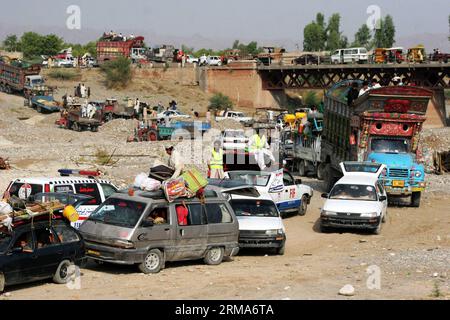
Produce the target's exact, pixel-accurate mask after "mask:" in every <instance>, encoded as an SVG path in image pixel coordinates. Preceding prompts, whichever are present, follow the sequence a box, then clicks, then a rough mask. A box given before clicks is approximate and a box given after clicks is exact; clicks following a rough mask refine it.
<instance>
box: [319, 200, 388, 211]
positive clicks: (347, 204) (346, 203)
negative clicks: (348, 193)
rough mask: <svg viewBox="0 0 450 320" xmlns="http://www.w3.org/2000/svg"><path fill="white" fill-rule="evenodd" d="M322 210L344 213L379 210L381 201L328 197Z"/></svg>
mask: <svg viewBox="0 0 450 320" xmlns="http://www.w3.org/2000/svg"><path fill="white" fill-rule="evenodd" d="M323 210H327V211H333V212H345V213H369V212H380V210H381V202H379V201H356V200H332V199H328V200H327V201H325V204H324V206H323Z"/></svg>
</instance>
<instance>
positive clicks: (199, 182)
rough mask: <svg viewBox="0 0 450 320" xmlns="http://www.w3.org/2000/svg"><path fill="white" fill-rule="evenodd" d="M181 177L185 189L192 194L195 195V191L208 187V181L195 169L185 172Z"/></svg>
mask: <svg viewBox="0 0 450 320" xmlns="http://www.w3.org/2000/svg"><path fill="white" fill-rule="evenodd" d="M182 177H183V178H184V181H185V182H186V187H187V188H188V189H189V191H191V192H193V193H197V191H199V190H200V189H202V188H204V187H206V186H207V185H208V179H206V178H205V177H204V176H203V175H202V174H201V173H200V172H199V171H198V169H196V168H193V169H190V170H188V171H186V172H185V173H183V175H182Z"/></svg>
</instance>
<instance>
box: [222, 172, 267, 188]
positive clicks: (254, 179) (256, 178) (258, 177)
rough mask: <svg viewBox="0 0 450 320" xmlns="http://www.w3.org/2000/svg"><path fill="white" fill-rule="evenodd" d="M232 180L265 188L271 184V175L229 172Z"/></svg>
mask: <svg viewBox="0 0 450 320" xmlns="http://www.w3.org/2000/svg"><path fill="white" fill-rule="evenodd" d="M228 176H229V177H230V179H231V180H235V181H241V182H243V183H244V184H248V185H252V186H258V187H265V186H267V184H268V183H269V179H270V175H268V174H263V173H259V172H254V173H244V172H233V171H231V172H228Z"/></svg>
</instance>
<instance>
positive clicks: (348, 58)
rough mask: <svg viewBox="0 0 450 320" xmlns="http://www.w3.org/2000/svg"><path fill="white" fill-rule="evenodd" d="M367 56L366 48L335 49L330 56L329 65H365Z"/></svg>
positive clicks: (367, 59)
mask: <svg viewBox="0 0 450 320" xmlns="http://www.w3.org/2000/svg"><path fill="white" fill-rule="evenodd" d="M368 61H369V54H368V53H367V49H366V48H363V47H361V48H347V49H337V50H336V51H334V52H333V54H332V55H331V63H333V64H339V63H367V62H368Z"/></svg>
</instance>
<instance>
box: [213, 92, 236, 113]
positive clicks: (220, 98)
mask: <svg viewBox="0 0 450 320" xmlns="http://www.w3.org/2000/svg"><path fill="white" fill-rule="evenodd" d="M209 108H210V109H212V110H214V111H217V110H225V109H228V110H230V109H233V102H232V101H231V99H230V97H228V96H226V95H224V94H222V93H216V94H215V95H214V96H212V97H211V99H209Z"/></svg>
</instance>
